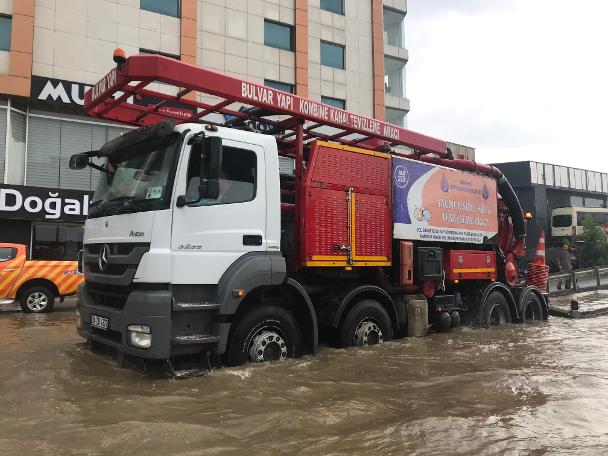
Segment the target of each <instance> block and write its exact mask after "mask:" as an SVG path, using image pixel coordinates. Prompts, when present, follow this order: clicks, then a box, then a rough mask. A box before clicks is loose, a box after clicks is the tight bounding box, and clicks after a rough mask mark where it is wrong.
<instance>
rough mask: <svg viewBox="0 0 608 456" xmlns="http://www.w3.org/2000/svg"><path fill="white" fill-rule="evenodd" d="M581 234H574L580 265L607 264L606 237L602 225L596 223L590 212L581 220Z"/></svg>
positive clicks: (607, 247) (607, 249) (607, 239)
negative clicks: (582, 229)
mask: <svg viewBox="0 0 608 456" xmlns="http://www.w3.org/2000/svg"><path fill="white" fill-rule="evenodd" d="M583 228H584V231H583V234H580V235H578V236H576V242H577V243H578V245H579V246H580V247H579V249H578V250H579V259H580V263H581V266H583V267H590V266H605V265H607V264H608V238H606V234H605V233H604V227H603V226H600V225H598V224H597V223H596V222H595V221H594V220H593V217H592V216H591V215H590V214H587V216H586V217H585V219H584V220H583Z"/></svg>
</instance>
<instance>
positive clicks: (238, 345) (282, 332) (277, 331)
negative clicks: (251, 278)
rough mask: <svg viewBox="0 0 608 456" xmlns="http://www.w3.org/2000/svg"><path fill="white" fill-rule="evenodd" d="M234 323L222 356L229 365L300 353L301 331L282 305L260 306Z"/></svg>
mask: <svg viewBox="0 0 608 456" xmlns="http://www.w3.org/2000/svg"><path fill="white" fill-rule="evenodd" d="M234 325H235V326H234V327H233V328H234V329H233V332H232V333H231V336H230V339H229V341H228V348H227V350H226V354H225V356H224V362H225V364H227V365H228V366H239V365H241V364H245V363H247V362H251V363H262V362H266V361H280V360H282V359H285V358H297V357H298V356H301V353H302V346H303V343H302V333H301V331H300V328H299V327H298V324H297V322H296V320H295V318H294V317H293V315H292V314H290V313H289V312H288V311H287V310H285V309H284V308H282V307H279V306H263V307H259V308H257V309H254V310H252V311H251V312H249V313H247V314H245V315H243V316H242V317H241V318H240V319H239V320H237V321H236V323H234Z"/></svg>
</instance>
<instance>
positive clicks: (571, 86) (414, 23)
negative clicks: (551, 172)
mask: <svg viewBox="0 0 608 456" xmlns="http://www.w3.org/2000/svg"><path fill="white" fill-rule="evenodd" d="M607 21H608V1H606V0H578V1H576V2H573V1H565V0H409V1H408V15H407V18H406V43H407V48H408V49H409V52H410V60H409V62H408V64H407V67H406V68H407V96H408V98H409V99H410V100H411V112H410V114H409V116H408V127H409V128H410V129H412V130H414V131H418V132H420V133H426V134H429V135H431V136H435V137H438V138H441V139H445V140H447V141H452V142H456V143H461V144H465V145H469V146H473V147H475V148H476V149H477V160H478V161H482V162H486V163H491V162H500V161H516V160H536V161H544V162H548V163H557V164H564V165H569V166H577V167H580V168H585V169H594V170H598V171H604V172H608V138H607V137H606V136H607V133H608V89H607V86H608V26H607V25H606V24H607Z"/></svg>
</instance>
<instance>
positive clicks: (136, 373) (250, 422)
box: [0, 310, 608, 456]
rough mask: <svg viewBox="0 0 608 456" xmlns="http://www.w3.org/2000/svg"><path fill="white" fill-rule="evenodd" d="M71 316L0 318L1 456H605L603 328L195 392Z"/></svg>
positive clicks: (527, 330) (607, 338) (540, 330)
mask: <svg viewBox="0 0 608 456" xmlns="http://www.w3.org/2000/svg"><path fill="white" fill-rule="evenodd" d="M81 343H82V339H80V338H79V337H78V336H77V335H76V333H75V325H74V313H73V311H72V310H64V311H59V312H55V313H52V314H48V315H32V314H29V315H28V314H22V313H18V312H15V313H10V314H7V313H0V348H1V350H0V366H1V367H0V391H1V395H0V454H2V455H3V456H6V455H19V456H24V455H30V454H35V455H40V456H42V455H119V454H127V455H139V454H146V455H199V454H236V455H241V454H242V455H248V456H251V455H258V454H273V455H276V454H283V453H290V454H315V455H316V454H340V455H350V454H399V455H407V454H413V455H437V454H445V455H470V454H504V455H511V454H513V455H542V454H560V455H561V454H573V455H574V454H576V455H579V456H580V455H595V454H597V455H600V454H606V452H607V451H608V355H607V351H608V317H598V318H591V319H583V320H566V319H561V318H554V317H552V318H550V320H549V322H547V323H543V324H536V325H529V326H521V325H508V326H506V327H503V328H500V329H497V330H473V329H463V330H460V331H456V332H453V333H449V334H434V335H431V336H429V337H426V338H423V339H402V340H399V341H394V342H390V343H387V344H385V345H382V346H376V347H369V348H363V349H349V350H336V349H330V348H325V349H322V350H321V353H320V354H319V355H318V356H315V357H305V358H301V359H297V360H288V361H285V362H282V363H278V364H272V365H256V366H248V367H244V368H234V369H222V370H218V371H215V372H213V373H211V374H209V375H207V376H205V377H199V378H192V379H187V380H172V379H164V378H154V377H151V376H150V375H149V374H146V373H144V372H142V371H141V370H134V369H120V368H119V367H118V366H117V363H116V361H115V360H114V359H113V358H111V357H108V356H100V355H95V354H92V353H90V352H89V351H87V350H84V349H83V348H82V345H81Z"/></svg>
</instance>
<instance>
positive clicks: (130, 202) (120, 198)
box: [107, 196, 138, 212]
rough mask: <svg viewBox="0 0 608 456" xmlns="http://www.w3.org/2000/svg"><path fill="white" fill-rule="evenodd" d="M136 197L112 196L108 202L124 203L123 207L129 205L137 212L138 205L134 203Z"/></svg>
mask: <svg viewBox="0 0 608 456" xmlns="http://www.w3.org/2000/svg"><path fill="white" fill-rule="evenodd" d="M134 199H135V197H134V196H118V197H116V198H112V199H110V200H107V202H108V203H121V202H122V203H124V204H123V207H127V206H128V207H129V209H132V210H133V211H134V212H137V210H138V207H137V206H136V205H135V203H133V200H134Z"/></svg>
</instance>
